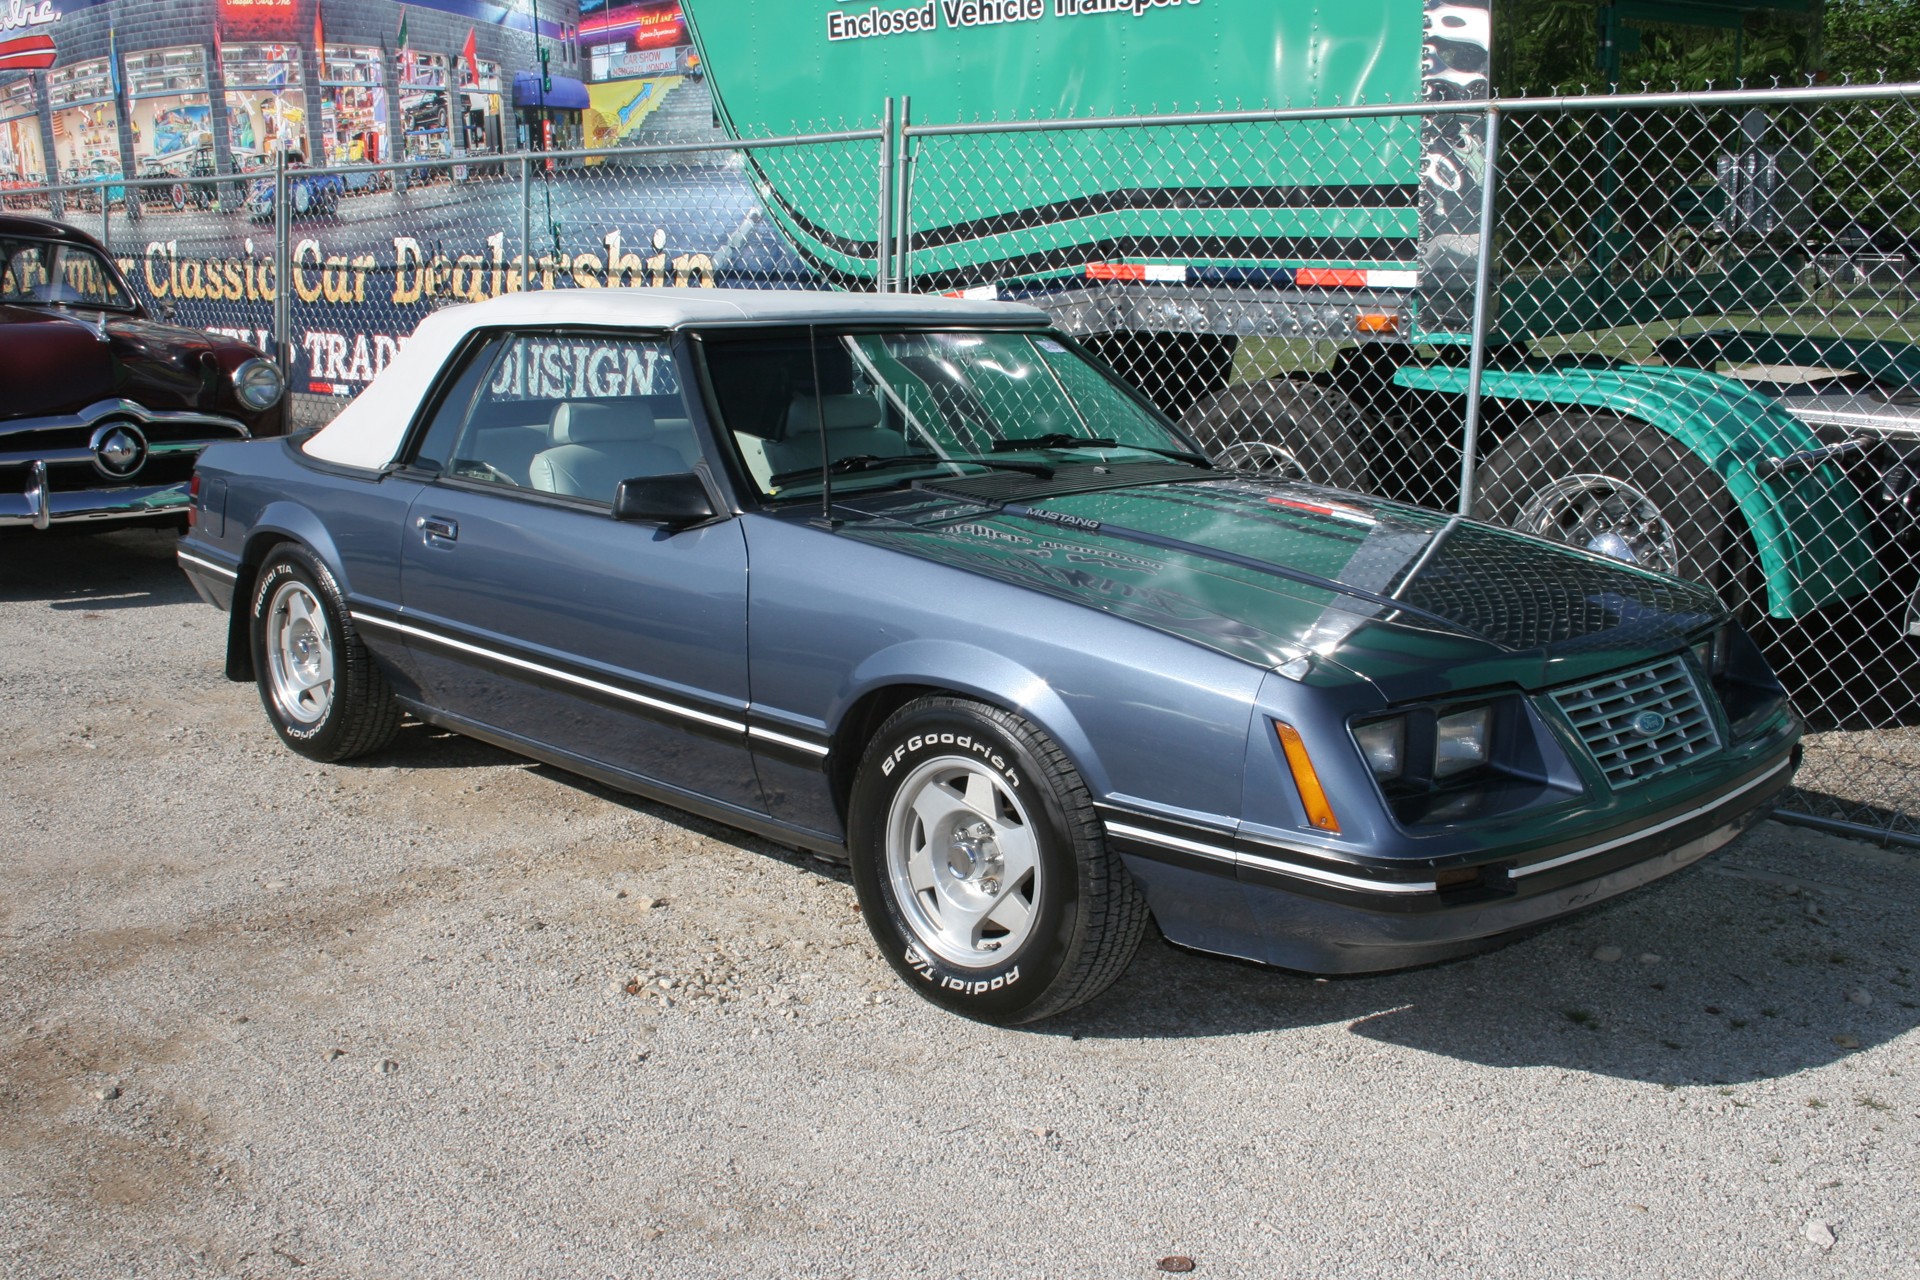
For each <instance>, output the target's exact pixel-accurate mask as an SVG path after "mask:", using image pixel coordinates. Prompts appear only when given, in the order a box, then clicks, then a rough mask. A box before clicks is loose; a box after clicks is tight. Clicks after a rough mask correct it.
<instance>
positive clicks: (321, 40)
mask: <svg viewBox="0 0 1920 1280" xmlns="http://www.w3.org/2000/svg"><path fill="white" fill-rule="evenodd" d="M313 56H314V58H315V59H316V60H317V61H318V62H319V63H320V68H321V69H320V77H321V79H323V80H324V79H325V78H326V74H327V72H326V65H327V26H326V23H325V21H323V20H322V18H321V16H320V6H319V5H318V4H315V5H314V6H313Z"/></svg>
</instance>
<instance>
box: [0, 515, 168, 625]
mask: <svg viewBox="0 0 1920 1280" xmlns="http://www.w3.org/2000/svg"><path fill="white" fill-rule="evenodd" d="M179 544H180V535H179V534H177V533H175V532H173V531H172V530H170V529H125V530H120V531H118V532H114V533H96V534H73V533H68V532H65V531H57V532H52V533H46V534H35V535H32V536H28V535H25V534H20V533H10V534H8V535H7V536H6V537H5V538H4V539H0V601H5V602H27V601H35V600H38V601H44V602H45V603H46V605H47V607H48V608H51V609H60V610H85V611H95V610H106V609H142V608H146V607H148V606H151V605H165V604H186V603H188V602H190V601H192V600H194V599H196V598H197V597H196V596H195V595H194V591H193V587H192V585H191V584H189V583H188V582H187V578H186V575H185V574H183V573H181V572H180V566H179V564H178V563H177V562H176V561H175V560H174V558H173V553H174V549H175V548H176V547H178V546H179Z"/></svg>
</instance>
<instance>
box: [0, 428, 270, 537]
mask: <svg viewBox="0 0 1920 1280" xmlns="http://www.w3.org/2000/svg"><path fill="white" fill-rule="evenodd" d="M49 437H51V438H52V439H53V441H54V443H49V442H48V441H49ZM250 438H251V433H250V432H249V431H248V430H247V428H246V427H245V426H244V425H242V424H241V423H239V422H236V421H234V420H233V419H231V418H224V417H220V416H218V415H216V414H207V413H196V412H191V411H179V410H152V409H148V408H146V407H145V406H143V405H139V404H136V403H134V402H133V401H131V400H101V401H99V402H97V403H95V404H91V405H88V406H87V407H86V408H85V409H82V410H81V411H80V412H79V413H75V414H62V415H60V416H57V417H48V418H22V419H15V420H13V421H11V422H0V470H12V469H13V468H22V469H23V470H24V472H25V481H24V483H23V484H22V485H21V487H20V488H19V489H17V490H14V491H12V492H5V493H0V528H19V527H24V526H31V527H33V528H35V529H47V528H51V527H52V526H53V525H56V524H85V523H89V522H99V521H109V520H111V521H127V520H147V519H152V520H161V519H166V518H168V517H177V516H179V515H180V514H182V513H183V512H184V511H185V510H186V505H187V481H186V480H184V479H176V480H171V481H167V482H164V483H148V484H132V483H126V481H131V480H134V479H136V478H137V476H138V475H139V473H140V472H141V471H142V470H144V469H146V468H147V467H148V464H149V463H153V462H167V461H170V460H178V459H181V458H193V457H196V456H198V454H199V453H200V451H201V450H202V449H204V448H206V447H207V446H208V445H210V444H214V443H216V442H218V441H223V440H247V439H250ZM22 443H25V444H26V447H24V448H22V447H18V446H19V445H20V444H22ZM82 466H86V467H90V468H91V473H90V478H91V479H93V480H97V481H100V482H101V483H98V484H82V485H72V484H71V483H70V484H69V485H68V486H66V487H63V486H61V485H60V484H58V483H57V479H58V476H59V474H60V472H59V471H56V470H55V469H56V468H59V469H61V471H64V472H66V473H67V474H68V475H71V474H72V472H73V471H75V470H77V469H78V468H80V467H82ZM175 474H178V468H175Z"/></svg>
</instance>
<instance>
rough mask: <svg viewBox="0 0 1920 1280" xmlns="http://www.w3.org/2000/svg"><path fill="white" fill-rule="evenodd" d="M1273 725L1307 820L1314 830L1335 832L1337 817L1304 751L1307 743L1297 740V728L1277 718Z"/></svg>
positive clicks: (1336, 831) (1335, 833) (1337, 830)
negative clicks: (1278, 736)
mask: <svg viewBox="0 0 1920 1280" xmlns="http://www.w3.org/2000/svg"><path fill="white" fill-rule="evenodd" d="M1273 727H1274V728H1275V729H1276V730H1278V731H1279V734H1280V747H1281V749H1282V750H1284V751H1285V752H1286V753H1287V768H1289V769H1290V770H1292V771H1293V785H1294V786H1296V787H1298V788H1300V803H1301V804H1302V805H1304V806H1305V807H1306V810H1307V821H1308V822H1311V823H1312V824H1313V825H1314V828H1315V830H1318V831H1325V832H1327V833H1328V834H1330V835H1336V836H1337V835H1339V834H1340V819H1338V818H1336V817H1334V816H1333V806H1332V805H1331V804H1329V803H1327V792H1326V788H1324V787H1322V786H1321V785H1320V775H1319V774H1317V773H1315V772H1314V770H1313V758H1312V757H1311V756H1309V755H1308V754H1307V744H1306V743H1305V742H1304V741H1302V740H1301V737H1300V731H1299V730H1298V729H1296V728H1294V727H1293V726H1292V725H1290V724H1284V723H1282V722H1281V721H1278V720H1275V721H1274V722H1273Z"/></svg>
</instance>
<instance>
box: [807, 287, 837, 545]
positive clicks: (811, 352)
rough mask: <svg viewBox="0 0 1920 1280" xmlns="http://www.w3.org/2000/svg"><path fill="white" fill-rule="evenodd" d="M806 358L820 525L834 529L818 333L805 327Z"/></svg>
mask: <svg viewBox="0 0 1920 1280" xmlns="http://www.w3.org/2000/svg"><path fill="white" fill-rule="evenodd" d="M807 358H808V359H809V360H811V361H812V362H813V425H814V426H815V427H816V428H817V429H818V430H819V432H820V523H821V524H823V525H825V526H826V527H827V528H829V529H832V528H834V527H836V525H835V521H834V518H833V467H832V465H831V464H830V463H829V462H828V460H827V405H826V397H825V396H823V395H822V394H821V391H820V331H819V330H818V329H816V328H814V326H812V325H808V326H807Z"/></svg>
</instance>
